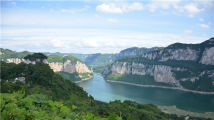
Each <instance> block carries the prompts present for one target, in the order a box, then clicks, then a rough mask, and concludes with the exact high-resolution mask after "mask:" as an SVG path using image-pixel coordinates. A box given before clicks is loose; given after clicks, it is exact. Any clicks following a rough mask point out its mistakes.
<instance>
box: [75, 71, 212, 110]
mask: <svg viewBox="0 0 214 120" xmlns="http://www.w3.org/2000/svg"><path fill="white" fill-rule="evenodd" d="M77 85H79V86H81V87H83V89H84V90H85V91H86V92H88V94H89V95H92V96H93V97H94V99H95V100H99V101H103V102H109V101H110V100H111V101H114V100H121V101H124V100H126V99H128V100H132V101H136V102H137V103H152V104H155V105H157V106H173V105H175V106H176V107H177V108H180V109H183V110H187V111H193V112H214V95H207V94H199V93H193V92H187V91H182V90H176V89H166V88H156V87H140V86H134V85H128V84H122V83H115V82H108V81H106V80H105V79H104V78H103V76H101V75H99V74H94V77H93V78H91V79H89V80H86V81H82V82H80V83H77Z"/></svg>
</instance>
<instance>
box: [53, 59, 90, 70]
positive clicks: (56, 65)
mask: <svg viewBox="0 0 214 120" xmlns="http://www.w3.org/2000/svg"><path fill="white" fill-rule="evenodd" d="M49 66H50V68H51V69H53V71H54V72H57V71H64V72H68V73H74V72H78V73H92V72H93V70H90V69H89V68H88V66H87V65H86V64H84V63H82V62H80V61H77V63H76V64H75V62H72V61H71V60H67V61H66V62H64V63H62V62H51V63H49Z"/></svg>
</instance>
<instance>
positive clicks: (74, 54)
mask: <svg viewBox="0 0 214 120" xmlns="http://www.w3.org/2000/svg"><path fill="white" fill-rule="evenodd" d="M43 53H44V54H46V55H59V56H74V57H76V58H78V59H80V60H81V61H85V59H86V58H87V57H88V55H90V54H81V53H60V52H55V53H50V52H43Z"/></svg>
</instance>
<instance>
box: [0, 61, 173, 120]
mask: <svg viewBox="0 0 214 120" xmlns="http://www.w3.org/2000/svg"><path fill="white" fill-rule="evenodd" d="M1 63H2V64H1V70H2V71H1V85H2V87H1V93H13V92H14V91H17V90H19V89H21V88H22V87H24V88H25V90H26V91H25V93H26V94H27V95H31V96H28V97H27V96H24V97H21V95H19V93H14V94H13V95H12V96H11V95H9V96H10V97H4V96H8V94H1V95H2V96H3V97H2V98H1V101H2V103H4V104H1V111H2V112H1V116H3V117H4V118H6V119H7V118H8V117H10V115H11V114H10V113H9V111H11V107H10V106H11V105H13V106H17V107H13V109H14V110H12V111H11V112H12V113H13V115H14V116H13V117H14V118H16V119H18V118H20V119H23V118H28V117H31V118H30V119H33V118H38V119H41V118H44V117H45V118H49V117H54V116H53V115H52V114H55V113H56V114H57V115H59V117H62V118H63V119H65V118H67V117H69V116H67V115H68V113H70V111H69V110H70V109H71V108H72V106H73V105H75V106H77V108H76V109H75V110H73V111H72V112H74V113H72V114H75V115H77V116H76V118H79V117H81V116H84V117H85V116H87V114H88V113H87V112H90V113H92V114H94V115H95V114H97V115H99V116H100V117H102V118H107V117H109V116H111V115H110V114H111V113H114V114H115V116H120V115H121V118H122V119H123V120H126V119H128V117H129V116H131V117H132V118H136V119H169V118H170V117H169V116H168V115H166V114H165V113H163V112H161V110H160V109H158V108H157V106H155V105H153V104H138V103H136V102H132V101H129V100H126V101H124V102H120V101H113V102H110V103H103V102H99V101H95V100H94V98H93V97H92V96H91V95H89V96H88V93H86V92H85V91H84V90H83V88H82V87H79V86H77V85H76V84H75V83H73V82H71V81H70V80H66V79H64V78H63V77H62V76H60V75H58V74H56V73H54V72H53V70H52V69H50V67H49V66H48V65H47V64H44V63H41V62H39V63H37V64H35V65H33V64H24V63H20V64H14V63H5V62H3V61H1ZM21 73H25V74H24V75H23V77H25V82H26V83H27V84H23V83H22V82H15V83H13V82H12V81H13V80H14V78H16V77H19V76H20V75H22V74H21ZM6 80H8V82H7V81H6ZM28 85H29V86H28ZM36 87H38V93H42V94H44V95H47V96H48V98H47V97H44V96H43V95H34V94H35V91H36ZM32 95H33V96H32ZM13 96H14V97H13ZM11 98H12V100H10V99H11ZM47 99H49V100H50V99H52V100H54V101H62V104H63V105H66V106H67V107H63V106H62V104H59V103H57V102H54V103H53V102H51V101H47ZM8 100H9V101H8ZM32 100H33V101H32ZM3 101H5V102H3ZM6 101H8V102H6ZM16 101H18V102H16ZM46 101H47V102H46ZM23 103H25V104H23ZM15 104H16V105H15ZM50 104H53V107H54V108H55V109H56V108H57V109H58V110H55V112H54V113H53V111H52V110H51V109H47V107H48V106H49V105H50ZM54 105H55V106H54ZM33 106H38V108H37V109H33ZM45 106H47V107H45ZM59 106H60V108H58V107H59ZM28 107H30V109H32V111H31V112H30V111H29V108H28ZM31 107H32V108H31ZM39 107H41V109H39ZM44 107H45V108H46V109H44ZM61 108H63V109H65V110H61ZM33 111H34V112H33ZM36 111H37V112H36ZM44 111H45V112H47V113H50V114H43V113H44ZM63 111H64V112H63ZM66 111H68V112H66ZM60 113H61V114H60ZM47 115H48V116H47ZM66 116H67V117H66ZM55 117H57V116H55Z"/></svg>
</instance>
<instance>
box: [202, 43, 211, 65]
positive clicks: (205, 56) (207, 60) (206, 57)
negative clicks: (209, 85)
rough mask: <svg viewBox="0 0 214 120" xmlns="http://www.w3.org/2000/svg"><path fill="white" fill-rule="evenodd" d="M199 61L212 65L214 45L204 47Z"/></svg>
mask: <svg viewBox="0 0 214 120" xmlns="http://www.w3.org/2000/svg"><path fill="white" fill-rule="evenodd" d="M200 63H202V64H205V65H214V47H210V48H205V51H204V52H203V55H202V58H201V61H200Z"/></svg>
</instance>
